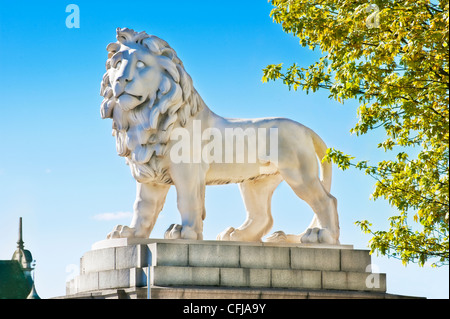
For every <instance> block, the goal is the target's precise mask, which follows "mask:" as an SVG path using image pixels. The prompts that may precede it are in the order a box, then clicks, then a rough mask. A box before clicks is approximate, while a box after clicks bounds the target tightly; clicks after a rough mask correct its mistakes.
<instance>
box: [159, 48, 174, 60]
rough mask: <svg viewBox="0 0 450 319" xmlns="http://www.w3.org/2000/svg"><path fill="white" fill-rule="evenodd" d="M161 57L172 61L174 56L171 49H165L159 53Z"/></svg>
mask: <svg viewBox="0 0 450 319" xmlns="http://www.w3.org/2000/svg"><path fill="white" fill-rule="evenodd" d="M161 55H163V56H166V57H168V58H169V59H171V60H173V58H174V57H175V56H176V54H175V51H174V50H173V49H171V48H165V49H163V50H162V51H161Z"/></svg>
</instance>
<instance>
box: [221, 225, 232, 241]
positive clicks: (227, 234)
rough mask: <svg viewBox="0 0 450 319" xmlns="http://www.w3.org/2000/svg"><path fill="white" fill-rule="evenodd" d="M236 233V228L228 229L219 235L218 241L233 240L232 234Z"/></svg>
mask: <svg viewBox="0 0 450 319" xmlns="http://www.w3.org/2000/svg"><path fill="white" fill-rule="evenodd" d="M234 231H235V229H234V227H228V228H227V229H225V230H224V231H223V232H221V233H220V234H219V235H217V237H216V239H217V240H232V239H231V233H233V232H234Z"/></svg>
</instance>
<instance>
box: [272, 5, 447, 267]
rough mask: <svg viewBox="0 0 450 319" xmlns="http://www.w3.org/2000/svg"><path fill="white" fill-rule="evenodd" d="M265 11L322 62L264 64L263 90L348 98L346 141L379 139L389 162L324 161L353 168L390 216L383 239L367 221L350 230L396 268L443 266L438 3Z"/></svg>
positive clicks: (442, 46)
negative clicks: (352, 111)
mask: <svg viewBox="0 0 450 319" xmlns="http://www.w3.org/2000/svg"><path fill="white" fill-rule="evenodd" d="M271 3H272V5H273V6H274V8H273V10H272V12H271V16H272V18H273V20H274V21H275V22H276V23H279V24H281V26H282V27H283V30H284V31H285V32H287V33H292V34H293V35H295V36H296V37H298V38H299V39H300V44H301V45H302V46H306V47H309V48H310V49H320V50H321V52H322V57H321V58H320V59H319V60H318V61H316V62H315V63H314V64H312V65H310V66H304V67H300V66H298V65H297V64H294V65H292V66H290V67H288V68H287V69H286V70H285V71H283V64H272V65H269V66H267V68H265V69H264V71H263V72H264V76H263V82H267V81H268V80H276V79H281V80H282V81H283V82H284V83H285V84H286V85H288V86H289V89H291V88H293V89H294V90H297V89H298V88H301V89H303V90H306V91H307V92H310V91H312V92H314V91H316V90H318V89H319V88H323V89H327V90H328V91H329V93H330V98H332V99H335V100H337V101H339V102H343V101H344V100H347V99H357V101H358V102H359V108H358V119H359V121H358V122H357V123H356V124H355V126H354V128H353V129H352V130H351V132H352V133H354V134H357V135H361V134H366V133H368V132H370V131H371V130H374V129H377V128H378V129H384V130H385V132H386V139H385V140H384V141H382V142H380V143H379V145H378V148H381V149H383V150H384V151H386V152H387V153H389V154H393V155H389V156H387V158H389V160H388V159H386V160H384V161H381V162H379V163H377V164H376V165H373V166H371V165H369V164H368V163H369V162H368V161H366V160H364V161H359V162H356V163H354V162H352V160H353V159H354V157H351V156H350V155H346V154H344V153H343V152H341V151H339V150H335V149H329V150H328V155H327V157H326V160H331V161H333V162H334V163H336V164H337V165H338V166H339V167H340V168H341V169H347V168H349V167H350V166H353V167H355V168H357V169H360V170H362V171H364V172H365V173H366V174H368V175H370V176H372V177H374V178H375V179H376V184H375V191H374V192H373V194H372V197H373V198H374V199H377V198H384V199H386V200H388V201H389V203H390V204H391V205H392V206H394V207H396V208H397V210H398V215H396V216H393V217H391V218H390V228H389V229H388V230H382V231H380V230H378V231H373V230H372V229H371V227H372V225H371V224H370V223H369V222H368V221H358V222H356V224H358V225H359V226H360V227H361V229H362V230H363V231H364V232H366V233H370V234H372V235H373V237H372V239H371V240H370V247H371V249H372V251H377V252H379V253H381V254H383V255H388V256H394V257H396V258H400V259H401V260H402V261H403V263H404V264H407V263H409V262H418V263H419V264H420V265H423V264H424V263H425V262H426V261H427V260H428V259H429V258H432V261H434V265H435V266H440V265H444V264H448V260H449V244H448V243H449V241H448V230H449V219H448V210H449V179H448V177H449V171H448V169H449V167H448V165H449V95H448V93H449V65H448V59H449V4H448V1H447V0H445V1H443V0H440V1H430V0H413V1H401V0H400V1H399V0H396V1H392V0H375V1H372V2H370V0H344V1H342V0H307V1H300V0H272V1H271ZM374 5H376V6H374ZM370 15H371V17H370V18H369V16H370ZM375 18H376V19H377V20H375ZM392 158H394V160H392ZM408 215H409V216H410V217H412V218H408ZM408 223H409V224H408ZM434 257H437V258H434Z"/></svg>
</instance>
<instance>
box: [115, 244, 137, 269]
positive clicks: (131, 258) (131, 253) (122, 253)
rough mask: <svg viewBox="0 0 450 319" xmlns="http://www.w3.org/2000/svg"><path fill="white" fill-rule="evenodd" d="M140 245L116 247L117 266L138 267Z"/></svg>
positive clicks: (122, 267) (118, 267)
mask: <svg viewBox="0 0 450 319" xmlns="http://www.w3.org/2000/svg"><path fill="white" fill-rule="evenodd" d="M138 249H139V245H135V246H125V247H117V248H116V256H115V257H116V258H115V268H114V269H126V268H133V267H137V266H138V265H137V261H138Z"/></svg>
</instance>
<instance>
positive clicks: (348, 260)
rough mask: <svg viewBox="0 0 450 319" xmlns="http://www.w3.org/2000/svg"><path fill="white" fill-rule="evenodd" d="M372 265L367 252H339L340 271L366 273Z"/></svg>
mask: <svg viewBox="0 0 450 319" xmlns="http://www.w3.org/2000/svg"><path fill="white" fill-rule="evenodd" d="M371 263H372V259H371V257H370V254H369V251H368V250H341V270H342V271H353V272H366V271H368V270H370V268H369V269H368V268H367V266H369V265H370V264H371Z"/></svg>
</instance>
